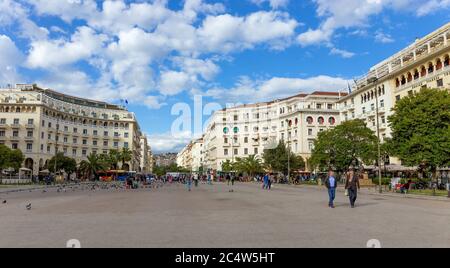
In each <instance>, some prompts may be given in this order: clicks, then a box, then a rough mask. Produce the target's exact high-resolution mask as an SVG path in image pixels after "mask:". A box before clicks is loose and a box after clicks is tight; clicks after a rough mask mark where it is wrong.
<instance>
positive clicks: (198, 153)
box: [177, 138, 204, 172]
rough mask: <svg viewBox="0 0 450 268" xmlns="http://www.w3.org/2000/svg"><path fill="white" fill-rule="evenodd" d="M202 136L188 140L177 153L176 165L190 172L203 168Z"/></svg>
mask: <svg viewBox="0 0 450 268" xmlns="http://www.w3.org/2000/svg"><path fill="white" fill-rule="evenodd" d="M203 157H204V155H203V138H201V139H197V140H194V141H192V142H190V143H189V144H188V145H187V146H186V147H184V148H183V150H181V152H180V153H178V155H177V165H178V166H180V167H183V168H187V169H189V170H191V171H192V172H200V171H201V170H202V169H203V168H204V162H203V160H204V158H203Z"/></svg>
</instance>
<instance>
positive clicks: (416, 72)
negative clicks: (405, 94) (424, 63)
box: [414, 70, 420, 80]
mask: <svg viewBox="0 0 450 268" xmlns="http://www.w3.org/2000/svg"><path fill="white" fill-rule="evenodd" d="M419 78H420V74H419V71H418V70H415V71H414V80H417V79H419Z"/></svg>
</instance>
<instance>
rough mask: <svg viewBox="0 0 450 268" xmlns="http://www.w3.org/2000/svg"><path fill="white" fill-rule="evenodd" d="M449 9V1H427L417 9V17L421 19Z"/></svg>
mask: <svg viewBox="0 0 450 268" xmlns="http://www.w3.org/2000/svg"><path fill="white" fill-rule="evenodd" d="M449 7H450V0H428V1H424V3H423V5H421V6H419V8H418V9H417V16H419V17H422V16H425V15H429V14H432V13H435V12H437V11H441V10H443V9H447V8H449Z"/></svg>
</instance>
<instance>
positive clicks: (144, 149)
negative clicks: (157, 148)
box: [139, 135, 153, 174]
mask: <svg viewBox="0 0 450 268" xmlns="http://www.w3.org/2000/svg"><path fill="white" fill-rule="evenodd" d="M140 146H141V147H140V150H141V160H140V165H139V172H142V173H145V174H150V173H152V172H153V157H152V151H151V148H150V145H149V144H148V140H147V136H145V135H143V136H141V143H140Z"/></svg>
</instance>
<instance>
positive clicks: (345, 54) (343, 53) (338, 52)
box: [330, 47, 355, 59]
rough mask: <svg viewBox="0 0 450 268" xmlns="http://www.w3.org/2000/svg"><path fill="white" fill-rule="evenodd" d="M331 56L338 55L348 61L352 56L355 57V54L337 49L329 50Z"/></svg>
mask: <svg viewBox="0 0 450 268" xmlns="http://www.w3.org/2000/svg"><path fill="white" fill-rule="evenodd" d="M330 54H331V55H339V56H341V57H343V58H344V59H348V58H352V57H353V56H355V53H353V52H350V51H347V50H343V49H338V48H335V47H333V48H331V51H330Z"/></svg>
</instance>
